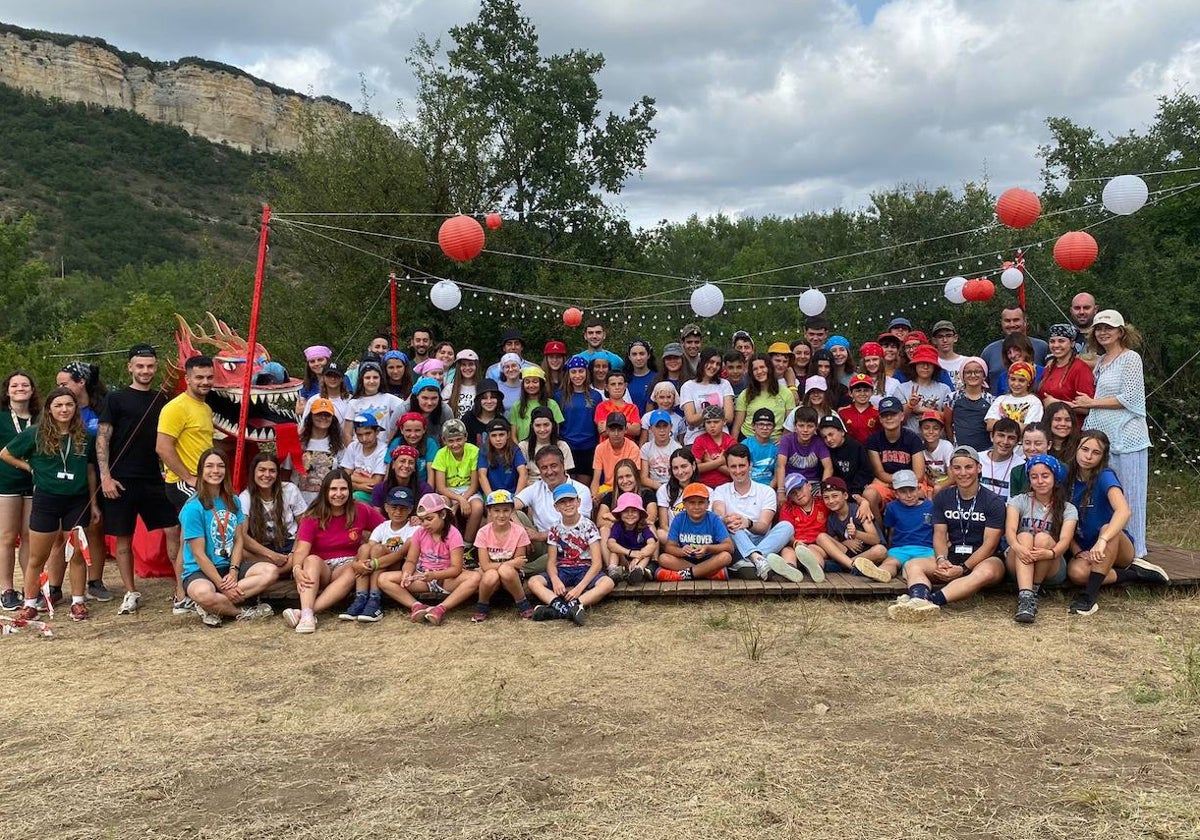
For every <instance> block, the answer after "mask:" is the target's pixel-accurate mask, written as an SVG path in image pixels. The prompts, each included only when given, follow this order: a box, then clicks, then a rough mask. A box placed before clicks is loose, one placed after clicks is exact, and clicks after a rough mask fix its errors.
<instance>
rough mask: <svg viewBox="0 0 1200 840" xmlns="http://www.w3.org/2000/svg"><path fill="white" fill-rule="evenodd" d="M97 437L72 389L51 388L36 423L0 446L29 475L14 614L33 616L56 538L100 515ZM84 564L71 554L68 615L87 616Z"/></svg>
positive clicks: (12, 464) (8, 461)
mask: <svg viewBox="0 0 1200 840" xmlns="http://www.w3.org/2000/svg"><path fill="white" fill-rule="evenodd" d="M95 451H96V439H95V438H94V437H93V436H92V435H89V434H88V433H87V429H86V428H84V425H83V418H82V416H81V414H80V411H79V405H78V403H77V402H76V399H75V394H74V392H72V390H71V389H69V388H55V389H54V390H53V391H51V392H50V393H49V394H48V395H47V396H46V409H45V410H44V411H43V412H42V413H41V415H40V416H39V417H38V421H37V424H36V425H30V426H27V427H26V428H25V429H24V430H23V431H22V432H21V433H20V434H18V435H17V436H16V437H14V438H13V439H12V440H11V441H9V443H8V445H7V446H5V447H4V449H2V450H0V459H2V460H3V461H4V462H5V463H6V464H8V465H9V466H10V467H13V468H15V469H19V470H23V471H24V472H26V473H29V475H31V476H32V482H33V502H32V505H31V507H30V513H29V564H28V566H27V567H26V569H25V575H24V583H25V605H24V606H23V607H22V608H21V609H20V611H19V612H18V613H17V617H18V618H23V619H30V620H32V619H36V618H37V617H38V608H37V596H38V582H39V579H40V578H41V575H42V569H43V568H45V566H46V561H47V560H48V559H49V558H50V552H51V551H52V550H53V549H54V545H55V542H56V541H57V540H58V539H59V538H64V539H65V538H67V537H68V536H69V535H70V534H71V532H72V531H73V530H74V529H75V528H86V527H88V526H89V525H92V524H95V523H97V522H99V521H100V504H99V497H98V489H97V488H98V487H99V477H98V476H97V474H96V467H95V463H96V455H95ZM87 571H88V570H87V566H86V565H85V564H84V561H83V552H81V551H75V552H73V553H72V556H71V560H70V577H71V618H72V619H73V620H75V621H84V620H86V619H87V618H88V608H87V603H86V600H87V598H86V591H87Z"/></svg>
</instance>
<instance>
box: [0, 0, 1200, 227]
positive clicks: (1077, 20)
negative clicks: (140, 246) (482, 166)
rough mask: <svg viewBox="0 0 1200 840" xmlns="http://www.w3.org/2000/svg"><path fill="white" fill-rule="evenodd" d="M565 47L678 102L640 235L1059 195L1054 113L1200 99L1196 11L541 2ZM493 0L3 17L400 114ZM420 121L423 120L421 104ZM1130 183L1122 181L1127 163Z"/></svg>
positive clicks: (746, 1)
mask: <svg viewBox="0 0 1200 840" xmlns="http://www.w3.org/2000/svg"><path fill="white" fill-rule="evenodd" d="M522 5H523V8H524V10H525V13H526V14H527V15H529V16H530V17H531V18H532V19H533V21H534V24H535V26H536V27H537V30H538V32H539V35H540V36H541V42H542V49H543V51H544V52H562V51H565V50H568V49H571V48H576V47H578V48H584V49H589V50H595V51H599V52H602V53H603V54H604V55H605V57H606V59H607V61H608V65H607V67H606V68H605V70H604V71H603V73H602V74H601V77H600V83H601V86H602V87H603V89H604V93H605V97H606V100H607V106H608V107H609V108H611V109H613V110H616V111H618V112H623V111H624V110H625V109H626V108H627V107H628V105H629V104H630V103H631V102H633V101H635V100H636V99H637V98H638V97H640V96H642V95H643V94H645V95H649V96H652V97H654V98H655V99H656V100H657V104H658V108H659V116H658V119H657V121H656V125H657V127H658V129H659V132H660V133H659V136H658V139H657V140H656V141H655V143H654V145H653V146H652V148H651V152H650V162H649V166H648V168H647V170H646V172H645V173H644V174H643V176H642V177H641V178H638V179H636V180H634V181H633V182H631V183H630V184H629V186H628V188H627V190H626V191H625V192H624V193H623V194H622V196H621V197H620V199H619V201H620V203H621V204H622V205H623V206H624V207H625V208H626V211H627V213H628V215H629V217H630V218H631V219H632V220H633V221H634V223H635V224H639V225H650V224H653V223H654V222H655V221H657V220H659V219H664V218H665V219H671V220H679V219H683V218H686V217H687V216H689V215H690V214H692V213H697V214H700V215H701V216H703V215H707V214H711V213H715V212H725V213H730V214H747V215H761V214H767V213H774V214H780V215H791V214H793V213H803V212H807V211H811V210H821V209H828V208H833V207H846V208H854V207H859V206H862V205H863V204H864V203H865V201H866V197H867V196H868V195H869V193H870V192H871V191H872V190H873V189H878V188H887V187H891V186H895V185H897V184H902V183H903V184H925V185H930V186H937V185H950V186H957V185H960V184H961V183H963V182H964V181H970V180H974V181H978V180H981V179H983V178H985V177H986V178H987V179H988V180H989V181H990V183H991V184H992V186H993V188H994V189H995V190H996V191H999V190H1001V189H1004V188H1006V187H1008V186H1016V185H1019V186H1027V187H1032V188H1036V187H1037V186H1038V172H1039V161H1038V158H1037V156H1036V151H1037V147H1038V144H1039V143H1043V142H1045V141H1046V140H1047V132H1046V130H1045V118H1046V117H1048V116H1067V117H1069V118H1071V119H1073V120H1075V121H1076V122H1078V123H1081V124H1085V125H1090V126H1092V127H1094V128H1096V129H1097V130H1100V131H1102V132H1105V133H1112V134H1119V133H1123V132H1125V131H1128V130H1130V129H1135V130H1142V129H1144V128H1145V127H1146V126H1147V124H1148V123H1149V122H1150V121H1151V120H1152V118H1153V114H1154V110H1155V106H1156V98H1157V97H1158V96H1161V95H1163V94H1169V93H1172V92H1174V91H1177V90H1185V91H1188V92H1191V93H1200V14H1197V9H1196V3H1195V0H1141V2H1138V0H796V2H791V3H784V2H779V0H741V2H728V0H659V2H646V0H605V1H604V2H596V3H577V2H563V0H525V2H524V3H523V4H522ZM477 9H478V0H340V2H338V3H331V2H328V1H327V0H286V2H281V1H280V0H260V2H257V3H247V2H244V0H237V2H235V1H234V0H168V2H163V0H107V1H106V2H103V3H97V2H95V0H45V2H41V3H29V2H28V0H0V20H3V21H5V22H8V23H15V24H18V25H21V26H27V27H33V28H38V29H49V30H53V31H58V32H71V33H75V34H87V35H95V36H99V37H102V38H105V39H106V40H108V41H110V42H111V43H113V44H115V45H116V46H118V47H120V48H122V49H126V50H133V51H137V52H140V53H143V54H145V55H148V56H150V57H152V58H155V59H160V60H162V59H172V58H178V57H180V56H184V55H200V56H204V57H206V58H211V59H215V60H217V61H223V62H226V63H229V64H234V65H237V66H240V67H243V68H245V69H246V70H248V71H249V72H251V73H253V74H255V75H257V76H261V77H263V78H266V79H269V80H271V81H274V82H277V83H279V84H282V85H286V86H288V87H291V88H294V89H296V90H300V91H303V92H314V93H317V94H329V95H333V96H336V97H339V98H341V99H344V100H347V101H349V102H351V103H353V104H355V105H357V104H358V103H359V101H360V97H359V78H360V76H361V77H363V78H365V79H366V84H367V87H368V89H369V90H370V91H371V92H372V94H373V97H374V98H373V101H372V109H373V110H376V111H380V112H382V113H383V114H384V116H387V117H395V115H396V114H397V109H396V107H395V105H394V104H393V103H395V102H397V101H402V102H403V101H409V100H410V99H411V96H412V91H413V79H412V77H411V75H410V73H409V72H408V68H407V66H406V64H405V61H404V59H405V56H406V55H407V54H408V52H409V50H410V48H411V47H412V45H413V43H414V40H415V38H416V35H417V34H418V33H422V32H423V33H425V34H426V35H428V36H430V37H431V38H435V37H438V36H441V35H443V34H444V33H445V32H446V30H447V29H448V28H449V27H451V26H454V25H456V24H459V23H465V22H467V21H469V20H471V19H472V18H473V17H474V16H475V14H476V11H477ZM410 111H411V109H410ZM1114 174H1115V173H1114Z"/></svg>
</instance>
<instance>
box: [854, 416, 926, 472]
mask: <svg viewBox="0 0 1200 840" xmlns="http://www.w3.org/2000/svg"><path fill="white" fill-rule="evenodd" d="M867 449H868V450H870V451H871V452H875V453H877V454H878V455H879V460H880V461H881V462H882V463H883V471H884V472H885V473H887V474H888V475H895V474H896V473H898V472H900V470H911V469H912V456H913V455H916V454H917V453H918V452H924V451H925V441H923V440H921V436H920V435H918V434H917V433H916V432H914V431H913V430H912V429H909V428H906V427H904V426H901V427H900V437H899V438H897V440H896V442H895V443H893V442H892V441H890V440H888V439H887V432H885V431H884V430H883V429H879V430H878V431H874V432H871V434H870V435H868V436H867Z"/></svg>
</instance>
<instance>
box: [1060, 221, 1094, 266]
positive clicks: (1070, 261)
mask: <svg viewBox="0 0 1200 840" xmlns="http://www.w3.org/2000/svg"><path fill="white" fill-rule="evenodd" d="M1099 253H1100V246H1099V245H1097V244H1096V240H1095V239H1094V238H1093V237H1092V235H1091V234H1090V233H1085V232H1084V231H1082V230H1073V231H1070V232H1069V233H1064V234H1063V235H1062V236H1060V237H1058V241H1057V242H1055V243H1054V261H1055V262H1056V263H1058V266H1059V268H1063V269H1065V270H1067V271H1083V270H1084V269H1086V268H1088V267H1090V266H1091V264H1092V263H1094V262H1095V261H1096V257H1097V256H1098V255H1099Z"/></svg>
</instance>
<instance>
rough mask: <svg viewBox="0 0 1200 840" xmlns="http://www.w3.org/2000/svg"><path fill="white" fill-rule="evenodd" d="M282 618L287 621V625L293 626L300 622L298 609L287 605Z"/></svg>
mask: <svg viewBox="0 0 1200 840" xmlns="http://www.w3.org/2000/svg"><path fill="white" fill-rule="evenodd" d="M282 615H283V620H284V621H286V622H287V625H288V627H295V626H296V625H297V624H299V623H300V610H297V609H293V608H291V607H288V608H287V609H286V610H284V611H283V613H282Z"/></svg>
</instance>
